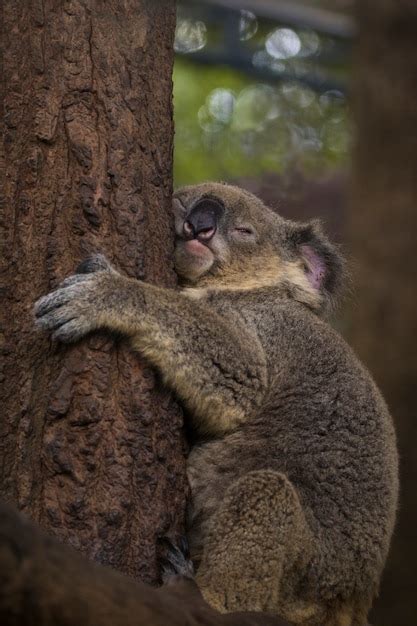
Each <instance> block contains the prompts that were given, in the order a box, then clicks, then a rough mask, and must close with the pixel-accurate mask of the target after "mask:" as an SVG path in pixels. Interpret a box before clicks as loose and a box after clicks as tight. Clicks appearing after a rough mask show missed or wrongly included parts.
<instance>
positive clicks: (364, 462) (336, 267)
mask: <svg viewBox="0 0 417 626" xmlns="http://www.w3.org/2000/svg"><path fill="white" fill-rule="evenodd" d="M173 205H174V213H175V228H176V237H177V239H176V249H175V265H176V270H177V273H178V276H179V279H180V285H181V287H180V288H179V289H178V290H172V289H164V288H160V287H155V286H153V285H150V284H146V283H143V282H139V281H136V280H134V279H131V278H127V277H125V276H122V275H121V274H120V273H119V272H118V271H117V270H116V269H114V268H113V267H112V266H111V265H110V264H109V263H108V262H107V261H106V259H105V258H104V257H102V256H100V255H98V256H97V257H94V258H93V259H91V260H90V261H88V262H87V263H86V264H84V267H83V268H81V270H80V272H81V273H77V274H75V275H74V276H71V277H70V278H67V279H66V280H65V281H64V282H63V283H62V285H60V287H59V288H58V289H57V290H56V291H54V292H52V293H50V294H49V295H47V296H45V297H43V298H41V299H40V300H39V301H38V302H37V304H36V307H35V314H36V318H37V325H38V326H39V327H40V328H42V329H45V330H47V331H50V332H51V333H52V337H53V338H54V339H57V340H59V341H63V342H72V341H76V340H78V339H81V338H82V337H83V336H84V335H85V334H86V333H88V332H90V331H92V330H95V329H98V328H106V329H108V330H110V331H117V332H118V333H122V334H123V335H124V336H125V337H126V338H128V339H129V340H130V343H131V346H132V348H133V349H134V350H137V351H138V352H139V353H140V354H142V355H143V356H144V357H145V358H146V359H147V360H148V361H149V362H150V363H151V364H152V365H153V366H154V367H156V368H157V369H158V370H159V371H160V373H161V375H162V377H163V380H164V381H165V384H166V385H167V386H168V387H170V388H171V389H172V390H173V391H174V392H175V394H176V395H177V397H178V398H179V400H180V401H181V403H182V404H183V406H184V408H185V409H186V412H187V415H188V416H189V420H190V421H191V424H192V426H193V429H194V431H195V433H196V441H195V443H194V445H193V447H192V450H191V453H190V455H189V459H188V474H189V480H190V485H191V490H192V500H191V503H190V510H189V513H188V537H189V541H190V546H191V553H192V556H193V560H194V562H195V563H196V566H197V574H196V580H197V582H198V584H199V587H200V589H201V591H202V593H203V595H204V596H205V598H206V599H207V601H208V602H210V603H211V604H212V605H213V606H214V607H216V608H218V609H219V610H221V611H235V610H263V611H269V612H274V613H277V614H279V615H281V616H282V617H284V618H286V619H287V620H289V621H291V622H293V623H297V624H308V625H311V626H313V625H314V626H319V625H320V626H324V625H326V626H336V625H337V626H350V625H352V626H353V625H356V626H363V625H365V624H366V623H367V613H368V610H369V607H370V605H371V603H372V600H373V598H374V596H375V594H376V593H377V590H378V584H379V579H380V576H381V572H382V568H383V566H384V562H385V559H386V556H387V552H388V546H389V542H390V537H391V534H392V530H393V526H394V519H395V511H396V504H397V491H398V479H397V453H396V443H395V434H394V429H393V425H392V421H391V418H390V415H389V413H388V410H387V408H386V405H385V403H384V401H383V399H382V397H381V395H380V393H379V391H378V389H377V387H376V386H375V384H374V382H373V381H372V378H371V377H370V375H369V373H368V372H367V370H366V369H365V368H364V367H363V366H362V365H361V364H360V363H359V362H358V360H357V358H356V357H355V355H354V354H353V352H352V351H351V350H350V348H349V347H348V346H347V345H346V344H345V342H344V341H343V339H341V337H340V336H339V335H338V334H337V333H336V332H335V331H334V330H333V329H332V328H331V327H330V326H329V325H328V324H327V323H326V322H325V321H324V320H323V319H322V315H323V313H325V312H326V310H327V309H328V308H329V306H330V305H331V303H332V301H333V300H334V298H335V296H336V295H337V292H338V288H339V286H340V285H341V284H342V283H343V263H342V261H341V258H340V257H339V255H338V252H337V250H336V248H335V247H334V246H332V245H331V244H330V243H329V242H328V241H327V239H326V238H325V237H324V235H323V233H322V232H321V230H320V227H319V226H318V225H317V224H316V223H310V224H297V223H295V222H291V221H288V220H285V219H283V218H281V217H280V216H278V215H277V214H275V213H274V212H272V211H271V210H269V209H268V208H267V207H265V206H264V205H263V204H262V202H261V201H260V200H259V199H257V198H256V197H254V196H253V195H251V194H249V193H247V192H245V191H243V190H241V189H238V188H236V187H232V186H228V185H224V184H219V183H205V184H201V185H197V186H191V187H185V188H184V189H181V190H180V191H178V192H177V193H176V194H175V196H174V201H173Z"/></svg>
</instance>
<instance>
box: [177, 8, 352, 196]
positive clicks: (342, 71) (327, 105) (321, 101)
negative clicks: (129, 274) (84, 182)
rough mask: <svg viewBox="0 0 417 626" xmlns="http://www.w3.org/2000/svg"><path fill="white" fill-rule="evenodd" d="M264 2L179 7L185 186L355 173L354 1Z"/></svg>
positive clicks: (180, 171) (180, 162)
mask: <svg viewBox="0 0 417 626" xmlns="http://www.w3.org/2000/svg"><path fill="white" fill-rule="evenodd" d="M261 4H262V5H263V8H262V11H258V8H259V7H258V3H257V2H256V1H254V2H252V5H253V6H252V7H251V9H252V10H249V9H245V10H241V9H239V2H233V1H230V0H229V1H226V2H224V3H223V2H221V1H219V2H179V4H178V20H177V29H176V40H175V49H176V52H177V55H176V61H175V68H174V106H175V109H174V110H175V159H174V164H175V167H174V182H175V186H181V185H184V184H188V183H196V182H199V181H202V180H207V179H211V180H226V181H230V180H239V179H241V178H254V177H256V178H258V179H261V178H262V176H264V175H270V174H278V175H281V176H285V177H286V179H287V178H288V176H289V177H291V176H292V174H293V173H294V172H297V173H298V175H300V174H302V175H303V177H304V176H305V177H307V178H309V177H314V178H315V179H317V177H318V176H319V177H321V176H325V175H329V174H331V173H332V172H335V171H340V170H343V169H346V167H347V166H348V163H349V152H350V144H351V136H352V131H351V123H350V118H349V106H348V102H347V93H348V84H349V74H350V49H351V39H352V34H353V22H352V21H351V19H350V15H349V9H350V3H349V2H339V3H337V2H336V3H332V5H333V8H332V11H329V10H327V7H326V5H325V3H323V2H321V3H320V2H310V3H304V11H303V8H302V7H301V11H300V8H299V7H297V3H291V4H290V3H288V4H286V3H284V9H285V10H283V9H282V3H275V2H274V1H271V2H268V1H267V2H262V3H261ZM306 4H308V6H307V9H306V8H305V6H306ZM335 4H336V8H337V9H343V11H342V12H340V11H339V10H338V11H335V10H334V9H335V7H334V5H335ZM250 5H251V3H249V6H250ZM245 6H246V7H247V6H248V3H246V4H245ZM230 7H232V8H230Z"/></svg>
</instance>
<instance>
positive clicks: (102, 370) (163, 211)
mask: <svg viewBox="0 0 417 626" xmlns="http://www.w3.org/2000/svg"><path fill="white" fill-rule="evenodd" d="M174 25H175V6H174V2H173V1H170V0H166V1H164V2H151V1H146V0H125V2H117V1H116V0H110V1H109V0H106V2H101V1H100V0H70V1H64V0H43V1H42V0H33V1H31V2H29V1H23V2H12V1H11V0H5V2H4V3H3V37H2V40H3V42H4V50H3V69H4V79H3V80H4V82H3V86H4V93H3V113H4V124H5V126H4V128H5V131H4V151H5V155H4V159H5V178H4V181H3V182H4V191H5V193H4V199H3V202H2V218H1V220H2V225H3V227H4V232H5V245H4V254H3V269H2V280H3V289H2V298H3V300H2V312H3V317H4V320H3V333H4V336H3V342H2V345H3V348H2V349H3V366H4V370H3V380H2V396H3V397H2V399H1V406H2V418H1V420H0V459H1V460H0V468H1V470H0V472H1V474H0V476H1V479H0V480H1V483H0V493H1V495H2V497H4V498H6V499H7V500H8V501H11V502H14V503H17V505H18V507H19V509H20V510H22V511H24V512H25V513H26V514H28V515H29V516H30V517H31V518H32V519H34V520H36V522H38V523H39V524H40V525H41V526H42V527H43V528H45V529H47V530H48V532H50V533H52V534H53V535H55V536H56V537H58V538H59V539H60V540H62V541H64V542H67V543H70V544H71V545H72V546H74V547H76V548H77V549H78V550H80V551H81V552H83V553H85V554H86V555H88V556H89V557H92V558H94V559H96V560H98V561H100V562H101V563H107V564H111V565H112V566H114V567H115V568H117V569H119V570H121V571H123V572H125V573H127V574H130V575H131V576H134V577H139V578H140V579H142V580H145V581H147V582H155V580H156V579H157V568H156V557H155V543H156V539H157V537H158V536H159V535H164V534H169V533H175V532H178V531H181V529H182V525H183V512H184V503H185V493H186V480H185V468H184V455H183V440H182V431H181V427H182V417H181V413H180V411H179V409H178V407H177V406H176V405H175V403H174V402H173V400H172V399H171V397H170V396H169V395H168V394H167V393H166V392H165V391H163V390H162V389H161V386H160V384H159V382H158V380H156V378H155V376H154V374H153V373H152V372H151V371H150V370H149V369H148V368H147V367H146V366H144V365H143V364H142V363H140V362H139V359H138V358H137V356H134V355H133V354H131V352H130V351H129V349H128V348H127V346H125V345H124V344H123V343H121V342H118V341H114V340H113V339H111V338H109V337H107V336H105V335H104V334H103V335H94V336H92V337H91V338H90V339H89V340H87V341H85V342H82V343H81V344H80V345H76V346H73V347H69V348H66V347H62V346H54V345H52V344H51V343H50V342H49V340H48V339H47V338H46V336H45V335H43V334H39V333H36V332H35V330H34V326H33V320H32V306H33V303H34V301H35V300H36V299H37V298H38V297H39V296H41V295H43V294H45V293H47V292H48V291H50V290H51V289H52V288H54V287H55V286H56V285H57V284H58V283H59V282H60V281H61V280H62V279H63V278H64V277H65V276H66V275H68V274H70V273H71V272H72V271H73V270H74V269H75V267H76V265H77V264H78V262H79V261H81V260H82V259H83V258H85V257H86V256H87V255H89V254H90V253H92V252H95V251H102V252H104V253H105V254H106V255H107V256H108V257H109V259H111V260H112V261H113V262H114V263H115V265H116V266H118V267H119V268H120V269H121V270H122V271H124V272H126V273H127V274H128V275H130V276H135V277H137V278H141V279H144V280H147V281H151V282H154V283H158V284H162V285H166V286H172V285H174V284H175V276H174V272H173V268H172V264H171V252H172V249H171V242H172V240H173V237H172V230H171V228H172V226H171V214H170V195H171V165H172V136H173V127H172V101H171V91H172V85H171V71H172V63H173V49H172V39H173V34H174Z"/></svg>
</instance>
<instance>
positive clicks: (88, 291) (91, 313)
mask: <svg viewBox="0 0 417 626" xmlns="http://www.w3.org/2000/svg"><path fill="white" fill-rule="evenodd" d="M79 269H80V271H81V272H83V273H80V272H79V273H77V274H74V275H73V276H70V277H69V278H66V279H65V280H64V281H63V282H62V283H61V284H60V285H59V287H58V289H56V290H55V291H52V292H51V293H49V294H48V295H46V296H43V297H42V298H40V299H39V300H38V301H37V302H36V304H35V307H34V314H35V325H36V327H37V328H39V329H41V330H45V331H48V332H50V333H51V337H52V339H54V340H57V341H62V342H64V343H71V342H74V341H77V340H79V339H81V338H82V337H83V336H84V335H86V334H87V333H89V332H90V331H91V330H94V329H95V328H98V327H99V325H100V324H99V314H100V312H102V308H101V307H100V302H103V295H104V293H105V289H106V286H107V283H108V282H109V281H110V282H112V283H114V279H115V276H117V275H118V273H117V272H116V270H114V269H113V267H112V266H111V265H110V263H109V262H108V261H107V259H106V258H105V257H104V256H103V255H101V254H100V255H96V256H94V257H92V258H91V259H88V260H87V261H84V263H82V264H81V266H80V268H79Z"/></svg>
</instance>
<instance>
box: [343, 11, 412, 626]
mask: <svg viewBox="0 0 417 626" xmlns="http://www.w3.org/2000/svg"><path fill="white" fill-rule="evenodd" d="M357 13H358V19H359V25H360V32H361V35H360V39H359V42H358V45H357V49H356V68H355V70H356V71H355V79H356V84H355V93H354V112H355V116H356V123H357V136H358V138H357V146H356V151H355V154H354V192H353V198H352V209H351V212H350V214H349V215H350V243H351V252H352V256H353V258H354V259H355V263H356V272H355V292H356V298H355V303H354V307H353V308H352V311H351V315H352V328H351V329H350V331H349V339H350V341H351V343H352V344H353V346H354V347H355V349H356V350H357V352H358V353H359V354H360V356H361V357H362V358H363V360H364V361H365V362H366V363H367V364H368V366H369V367H370V369H371V371H372V372H373V373H374V375H375V377H376V379H377V381H378V383H379V385H380V387H381V388H382V390H383V393H384V395H385V396H386V398H387V400H388V403H389V405H390V408H391V411H392V414H393V416H394V419H395V422H396V425H397V431H398V439H399V447H400V457H401V463H402V467H401V484H402V489H401V492H402V493H401V503H400V511H399V513H400V516H399V517H400V519H399V524H398V526H397V529H396V532H395V535H394V542H393V547H392V552H391V557H390V560H389V564H388V568H387V572H386V575H385V581H384V584H383V585H382V589H381V594H380V599H379V601H378V602H377V604H376V607H375V611H374V614H373V616H371V622H372V623H374V622H375V623H376V624H379V625H380V626H384V625H386V626H388V625H392V624H396V626H408V625H409V624H411V623H413V622H414V621H415V616H416V615H417V598H416V594H415V581H416V577H417V567H416V563H417V542H416V526H417V501H416V497H415V493H416V483H417V456H416V451H415V442H416V441H417V420H416V416H415V413H416V400H415V398H416V387H415V386H416V380H417V355H416V347H415V338H416V336H417V310H416V295H415V285H416V276H417V261H416V259H417V255H416V226H417V223H416V222H417V185H416V179H417V169H416V163H417V133H416V129H417V105H416V103H417V81H416V76H417V55H416V41H417V3H416V2H415V0H402V1H401V2H398V1H397V0H365V1H364V0H360V1H358V2H357ZM375 523H378V520H375Z"/></svg>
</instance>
